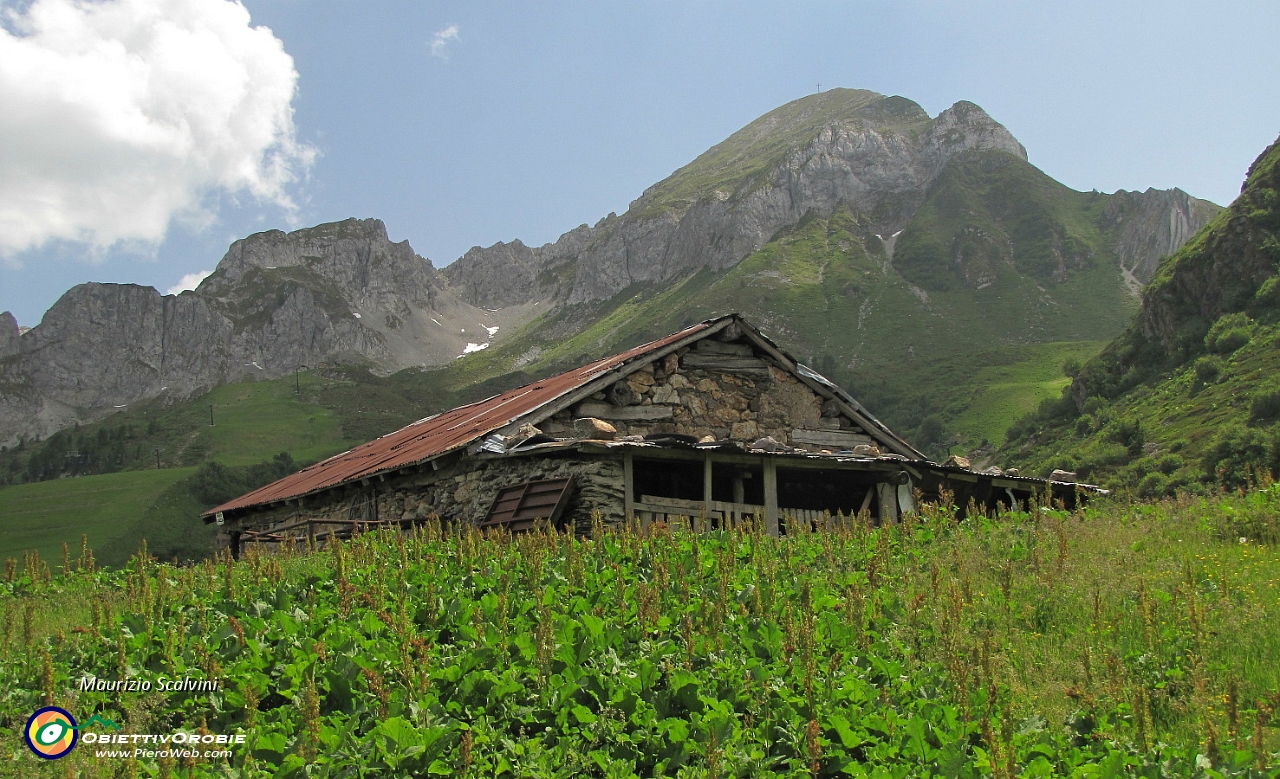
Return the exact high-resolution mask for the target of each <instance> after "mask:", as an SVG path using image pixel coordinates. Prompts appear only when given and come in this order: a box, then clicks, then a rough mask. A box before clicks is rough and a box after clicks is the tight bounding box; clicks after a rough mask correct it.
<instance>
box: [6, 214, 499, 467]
mask: <svg viewBox="0 0 1280 779" xmlns="http://www.w3.org/2000/svg"><path fill="white" fill-rule="evenodd" d="M521 317H522V311H521V309H519V308H516V309H508V310H507V311H505V312H503V313H500V314H499V313H495V312H490V311H485V310H482V309H479V308H477V307H475V306H472V305H470V304H467V303H463V302H461V301H460V300H459V299H458V297H457V296H456V295H455V294H454V293H453V292H452V291H451V290H450V289H449V287H448V284H447V282H446V281H445V280H444V279H443V278H441V277H440V274H439V272H438V271H437V270H436V269H435V268H434V267H433V266H432V264H431V263H430V261H428V260H426V259H425V258H423V257H420V256H418V255H417V254H416V253H415V252H414V251H413V249H412V248H411V247H410V246H409V244H408V242H407V241H404V242H400V243H392V242H391V241H390V240H389V239H388V238H387V234H386V228H385V227H384V225H383V224H382V222H380V221H378V220H376V219H366V220H357V219H348V220H345V221H343V222H337V223H333V224H325V225H320V226H318V227H313V228H308V229H304V230H297V231H294V232H291V233H284V232H281V231H279V230H271V231H267V232H264V233H258V234H255V235H252V236H249V237H248V238H245V239H242V240H239V241H236V242H235V243H234V244H232V245H231V247H230V249H229V250H228V251H227V254H226V256H225V257H224V258H223V259H222V261H221V262H220V263H219V264H218V267H217V269H216V270H215V271H214V273H213V274H212V275H210V276H209V277H208V278H207V279H205V280H204V282H203V283H201V285H200V286H199V288H197V289H196V290H194V291H188V292H183V293H182V294H180V295H161V294H160V293H159V292H157V291H156V290H155V289H153V288H151V287H142V286H138V285H133V284H97V283H91V284H81V285H79V286H77V287H74V288H73V289H71V290H69V291H68V292H67V293H66V294H65V295H63V296H62V298H61V299H59V300H58V302H57V303H55V304H54V306H53V307H52V308H51V309H49V311H48V312H47V313H46V314H45V316H44V318H43V320H42V321H41V323H40V324H39V325H38V326H36V327H34V328H32V329H31V330H30V331H28V332H26V333H23V334H21V335H19V333H18V327H17V323H16V322H14V321H13V317H12V316H10V315H8V314H4V315H0V443H11V442H12V441H14V440H15V439H16V438H18V437H19V436H22V435H27V436H44V435H47V434H48V433H49V432H52V431H53V430H56V429H59V428H61V427H65V426H66V425H68V424H71V423H72V422H75V421H81V420H85V419H91V418H94V417H96V416H100V415H101V414H103V413H108V412H109V411H111V410H113V409H116V408H119V407H123V406H125V405H128V404H131V403H135V402H137V401H139V400H143V399H147V398H153V397H157V396H160V395H161V394H167V395H166V396H168V397H173V398H184V397H188V396H191V395H194V394H198V393H200V392H203V391H206V390H208V389H211V388H212V387H214V386H217V385H218V384H220V383H223V382H227V381H236V380H242V379H256V378H278V377H281V376H287V375H289V374H290V373H293V372H294V371H295V370H296V369H298V368H299V367H306V366H310V367H316V366H320V365H324V364H327V363H343V364H356V365H364V366H367V367H369V368H370V369H372V370H374V371H375V372H379V373H390V372H393V371H396V370H400V369H403V368H408V367H414V366H427V365H439V364H442V363H445V362H448V361H449V360H451V359H453V358H456V357H458V356H460V355H461V354H463V353H464V352H465V351H466V350H468V349H471V350H474V349H476V348H483V346H485V345H488V344H489V343H491V342H492V341H493V339H494V338H495V337H496V336H497V335H498V333H499V329H498V328H500V327H502V326H504V325H507V326H509V325H511V324H514V323H516V322H518V321H520V319H521Z"/></svg>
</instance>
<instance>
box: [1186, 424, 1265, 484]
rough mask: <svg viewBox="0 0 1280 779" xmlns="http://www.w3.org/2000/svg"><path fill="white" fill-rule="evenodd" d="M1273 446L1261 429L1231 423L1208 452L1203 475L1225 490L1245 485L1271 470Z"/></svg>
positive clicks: (1205, 457) (1205, 456)
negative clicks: (1251, 428) (1250, 428)
mask: <svg viewBox="0 0 1280 779" xmlns="http://www.w3.org/2000/svg"><path fill="white" fill-rule="evenodd" d="M1273 446H1274V442H1272V441H1268V440H1267V438H1266V436H1264V435H1263V434H1262V433H1261V432H1259V431H1257V430H1249V429H1246V428H1244V427H1241V426H1240V425H1231V426H1229V427H1227V428H1226V429H1224V430H1223V431H1222V432H1221V433H1219V434H1218V438H1217V440H1215V441H1214V443H1213V446H1211V447H1210V448H1209V451H1207V452H1205V455H1204V458H1203V459H1202V460H1201V465H1202V466H1203V468H1204V475H1205V477H1206V479H1207V480H1208V481H1210V482H1215V483H1217V484H1218V485H1219V486H1220V487H1222V488H1224V489H1236V488H1238V487H1243V486H1245V485H1247V484H1248V483H1249V482H1250V481H1252V480H1254V479H1257V478H1259V477H1260V476H1261V475H1262V474H1264V473H1266V472H1267V471H1268V470H1270V468H1271V465H1272V459H1273V457H1272V451H1271V450H1272V448H1273Z"/></svg>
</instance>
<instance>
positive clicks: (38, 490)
mask: <svg viewBox="0 0 1280 779" xmlns="http://www.w3.org/2000/svg"><path fill="white" fill-rule="evenodd" d="M194 471H195V469H194V468H172V469H167V470H160V471H156V470H151V471H133V472H130V473H110V474H103V475H101V476H83V477H80V478H77V479H58V480H56V481H46V482H36V483H34V484H20V485H17V486H14V487H8V488H5V489H2V490H0V560H3V559H6V558H13V559H16V560H21V559H22V555H23V553H24V552H27V551H30V550H36V551H38V552H39V553H40V556H41V557H43V558H44V559H46V560H54V561H58V560H61V559H62V544H63V543H64V542H65V543H66V544H67V546H68V548H69V549H70V550H71V554H72V556H75V555H77V554H79V550H80V537H81V535H85V536H88V539H89V544H90V546H92V547H94V548H98V549H101V548H103V547H106V546H107V545H108V544H110V543H111V542H112V541H114V540H115V539H116V538H118V537H119V536H120V535H121V534H124V533H129V532H131V531H132V530H133V529H134V527H135V525H136V524H137V522H138V520H139V518H141V517H142V515H143V513H144V512H145V511H146V510H147V509H148V508H149V507H150V506H151V505H152V504H153V503H154V502H155V500H156V499H157V498H158V497H160V495H161V494H162V493H163V492H164V491H165V490H166V489H168V488H169V487H170V486H172V485H173V484H174V483H175V482H177V481H178V480H179V479H181V478H183V477H184V476H189V475H191V473H193V472H194Z"/></svg>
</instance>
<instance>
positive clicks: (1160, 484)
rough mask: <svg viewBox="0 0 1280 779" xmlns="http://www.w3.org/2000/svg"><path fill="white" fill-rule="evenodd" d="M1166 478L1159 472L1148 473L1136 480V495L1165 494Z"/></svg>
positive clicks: (1154, 496)
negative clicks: (1138, 480) (1140, 479)
mask: <svg viewBox="0 0 1280 779" xmlns="http://www.w3.org/2000/svg"><path fill="white" fill-rule="evenodd" d="M1167 483H1168V478H1167V477H1166V476H1165V475H1164V474H1162V473H1159V472H1152V473H1148V474H1147V475H1146V476H1143V477H1142V481H1140V482H1138V497H1140V498H1158V497H1160V496H1161V495H1164V494H1165V488H1166V486H1167Z"/></svg>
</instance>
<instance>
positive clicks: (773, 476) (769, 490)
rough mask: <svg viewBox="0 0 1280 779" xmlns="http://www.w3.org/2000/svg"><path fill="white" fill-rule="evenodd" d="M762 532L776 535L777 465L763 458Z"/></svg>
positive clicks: (770, 458) (769, 458)
mask: <svg viewBox="0 0 1280 779" xmlns="http://www.w3.org/2000/svg"><path fill="white" fill-rule="evenodd" d="M764 530H765V532H766V533H768V534H769V535H771V536H776V535H778V465H777V463H775V462H774V460H773V458H772V457H766V458H764Z"/></svg>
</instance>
